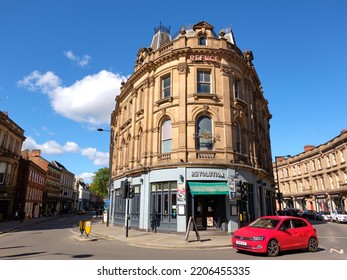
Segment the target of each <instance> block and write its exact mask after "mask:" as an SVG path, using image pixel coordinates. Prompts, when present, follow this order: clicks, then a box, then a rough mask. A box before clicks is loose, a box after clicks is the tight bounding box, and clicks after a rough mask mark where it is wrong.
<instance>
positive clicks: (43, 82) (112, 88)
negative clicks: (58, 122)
mask: <svg viewBox="0 0 347 280" xmlns="http://www.w3.org/2000/svg"><path fill="white" fill-rule="evenodd" d="M124 80H126V77H124V76H121V75H119V74H114V73H112V72H109V71H106V70H102V71H100V72H99V73H97V74H94V75H88V76H86V77H84V78H83V79H81V80H79V81H77V82H75V83H74V84H73V85H71V86H69V87H63V86H61V84H62V82H61V80H60V78H59V77H58V76H56V75H55V74H54V73H52V72H50V71H48V72H46V73H45V74H41V73H40V72H38V71H33V72H32V73H31V74H29V75H28V76H26V77H24V78H23V79H22V80H20V81H18V85H19V86H21V87H24V88H27V89H28V90H31V91H41V92H43V93H45V94H47V95H48V97H49V99H50V103H51V106H52V108H53V110H54V111H55V112H56V113H58V114H60V115H62V116H64V117H65V118H68V119H71V120H73V121H76V122H79V123H87V124H89V125H91V126H93V127H96V126H98V125H101V124H107V125H108V124H109V123H110V117H111V113H112V111H113V109H114V106H115V97H116V96H117V95H118V94H119V89H120V86H121V82H122V81H124Z"/></svg>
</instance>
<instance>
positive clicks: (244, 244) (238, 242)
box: [236, 240, 247, 246]
mask: <svg viewBox="0 0 347 280" xmlns="http://www.w3.org/2000/svg"><path fill="white" fill-rule="evenodd" d="M236 244H237V245H242V246H246V245H247V242H245V241H239V240H237V241H236Z"/></svg>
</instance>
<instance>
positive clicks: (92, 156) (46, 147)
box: [22, 136, 109, 166]
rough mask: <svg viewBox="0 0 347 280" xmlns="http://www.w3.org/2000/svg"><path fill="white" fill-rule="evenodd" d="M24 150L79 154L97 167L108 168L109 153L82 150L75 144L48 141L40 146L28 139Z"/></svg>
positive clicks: (43, 152)
mask: <svg viewBox="0 0 347 280" xmlns="http://www.w3.org/2000/svg"><path fill="white" fill-rule="evenodd" d="M22 149H23V150H26V149H28V150H34V149H38V150H41V153H42V154H48V155H58V154H63V153H66V152H68V153H78V154H80V155H81V156H84V157H87V158H88V159H89V160H91V161H92V162H93V163H94V165H95V166H108V164H109V153H104V152H100V151H98V150H97V149H95V148H91V147H89V148H81V147H79V146H78V144H76V143H74V142H66V143H65V144H64V145H60V144H59V143H57V142H56V141H47V142H45V143H43V144H38V143H36V141H35V140H34V139H33V138H32V137H30V136H29V137H27V138H26V139H25V141H24V143H23V148H22Z"/></svg>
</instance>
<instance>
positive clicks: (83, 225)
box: [79, 220, 92, 236]
mask: <svg viewBox="0 0 347 280" xmlns="http://www.w3.org/2000/svg"><path fill="white" fill-rule="evenodd" d="M79 227H80V231H81V235H83V233H84V232H85V233H86V235H87V236H89V234H90V232H91V231H92V221H89V220H80V222H79Z"/></svg>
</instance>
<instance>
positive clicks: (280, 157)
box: [275, 155, 291, 211]
mask: <svg viewBox="0 0 347 280" xmlns="http://www.w3.org/2000/svg"><path fill="white" fill-rule="evenodd" d="M289 157H291V155H286V156H275V168H276V179H277V200H278V206H279V210H280V211H281V210H282V200H283V193H282V192H281V189H280V179H279V177H278V165H277V161H278V160H280V161H282V160H285V159H286V158H289Z"/></svg>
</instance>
